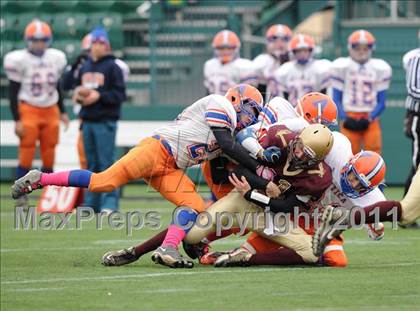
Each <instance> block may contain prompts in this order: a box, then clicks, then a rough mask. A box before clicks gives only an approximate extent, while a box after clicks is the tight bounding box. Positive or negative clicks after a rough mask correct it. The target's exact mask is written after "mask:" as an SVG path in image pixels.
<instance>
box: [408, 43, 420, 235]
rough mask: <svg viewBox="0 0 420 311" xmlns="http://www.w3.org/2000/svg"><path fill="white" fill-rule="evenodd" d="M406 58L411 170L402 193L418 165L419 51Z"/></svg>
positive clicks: (419, 142)
mask: <svg viewBox="0 0 420 311" xmlns="http://www.w3.org/2000/svg"><path fill="white" fill-rule="evenodd" d="M408 54H411V55H410V57H409V59H407V57H406V56H407V55H408ZM406 56H405V59H404V61H405V62H404V65H405V66H404V67H405V68H406V88H407V94H408V95H407V99H406V101H405V108H406V109H407V114H406V117H405V120H404V132H405V135H406V136H407V137H408V138H410V140H411V144H412V152H413V153H412V159H411V170H410V174H409V175H408V178H407V180H406V183H405V189H404V190H405V191H404V193H407V191H408V188H409V186H410V184H411V180H412V178H413V176H414V174H415V173H416V170H417V167H418V166H419V163H420V49H419V48H418V49H415V50H413V51H410V52H408V53H407V54H406ZM413 225H414V226H415V227H417V228H419V227H420V226H419V225H418V224H417V223H415V224H413Z"/></svg>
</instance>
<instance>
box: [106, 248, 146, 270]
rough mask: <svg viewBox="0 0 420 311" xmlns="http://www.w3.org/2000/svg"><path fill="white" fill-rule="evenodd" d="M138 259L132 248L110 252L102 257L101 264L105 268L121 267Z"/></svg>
mask: <svg viewBox="0 0 420 311" xmlns="http://www.w3.org/2000/svg"><path fill="white" fill-rule="evenodd" d="M139 258H140V257H137V256H136V255H135V251H134V247H130V248H127V249H122V250H119V251H110V252H107V253H105V254H104V255H103V256H102V260H101V263H102V264H103V265H104V266H107V267H114V266H115V267H116V266H123V265H127V264H129V263H132V262H135V261H137V260H138V259H139Z"/></svg>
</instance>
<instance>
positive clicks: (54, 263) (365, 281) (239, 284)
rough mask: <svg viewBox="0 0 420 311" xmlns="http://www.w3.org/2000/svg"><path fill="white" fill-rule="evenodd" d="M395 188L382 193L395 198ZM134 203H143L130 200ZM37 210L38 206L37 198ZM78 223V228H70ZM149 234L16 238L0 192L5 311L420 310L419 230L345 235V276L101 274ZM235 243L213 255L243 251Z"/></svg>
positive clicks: (132, 268) (126, 202) (260, 270)
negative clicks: (378, 237) (104, 261)
mask: <svg viewBox="0 0 420 311" xmlns="http://www.w3.org/2000/svg"><path fill="white" fill-rule="evenodd" d="M401 194H402V193H401V189H397V188H391V189H388V190H387V193H386V195H387V197H388V198H393V199H399V198H400V197H401ZM135 197H137V198H139V199H136V198H135ZM157 197H158V195H157V194H156V193H153V194H150V193H146V188H145V187H144V186H138V185H132V186H128V187H126V188H125V197H124V199H123V200H122V201H121V206H122V210H123V211H129V210H133V209H138V210H142V211H147V210H156V211H159V212H160V213H161V214H162V220H163V224H166V223H167V222H168V221H169V217H170V215H171V214H170V213H171V210H172V206H171V204H169V203H167V202H165V201H163V200H159V199H156V198H157ZM33 203H35V200H33ZM73 225H74V223H73ZM152 234H153V232H152V231H149V230H140V231H136V232H134V233H133V236H131V237H127V236H126V233H125V231H124V230H111V229H110V228H109V227H108V226H107V224H106V223H104V226H103V230H100V231H97V230H95V224H94V222H91V223H88V224H86V223H83V228H82V230H59V231H57V230H50V231H42V230H30V231H24V230H14V209H13V202H12V200H11V199H9V198H8V185H2V187H1V309H2V310H124V309H126V310H183V309H185V310H238V309H239V310H419V308H420V257H419V256H420V235H419V231H417V230H413V229H409V230H403V229H398V230H391V228H389V226H387V230H386V236H385V238H384V239H383V240H382V241H381V242H373V241H370V240H369V239H368V237H367V235H366V233H365V231H349V232H346V234H345V241H346V245H345V249H346V252H347V255H348V258H349V265H348V267H346V268H313V267H283V268H282V267H273V266H267V267H252V268H213V267H207V266H198V265H196V267H194V269H189V270H180V269H178V270H177V269H170V268H166V267H162V266H159V265H155V264H154V263H153V262H152V261H151V260H150V255H147V256H145V257H144V258H141V259H140V260H139V261H138V262H136V263H134V264H131V265H128V266H123V267H111V268H110V267H103V266H102V265H101V264H100V258H101V256H102V254H103V253H104V252H106V251H108V250H111V249H119V248H122V247H127V246H131V245H133V244H135V243H136V242H138V241H141V240H144V239H146V238H148V237H150V236H151V235H152ZM243 240H244V238H238V237H231V238H228V239H225V240H223V241H219V242H217V243H215V244H214V248H215V249H228V248H232V247H235V246H239V244H240V242H241V241H243Z"/></svg>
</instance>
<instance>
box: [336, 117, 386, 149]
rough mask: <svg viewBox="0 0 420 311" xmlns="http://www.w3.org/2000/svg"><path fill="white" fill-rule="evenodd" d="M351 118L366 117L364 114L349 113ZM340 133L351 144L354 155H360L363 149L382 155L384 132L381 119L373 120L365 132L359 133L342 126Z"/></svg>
mask: <svg viewBox="0 0 420 311" xmlns="http://www.w3.org/2000/svg"><path fill="white" fill-rule="evenodd" d="M347 115H348V116H349V117H352V118H355V119H360V118H362V117H366V114H364V113H354V112H353V113H347ZM340 131H341V133H343V134H344V135H345V136H346V137H347V138H348V139H349V140H350V142H351V148H352V150H353V154H356V153H359V152H360V150H362V148H363V149H364V150H371V151H375V152H377V153H379V154H380V153H381V150H382V130H381V124H380V122H379V119H378V118H377V119H375V120H373V121H372V122H371V123H370V124H369V127H368V128H367V129H366V130H365V131H361V132H357V131H351V130H348V129H345V128H344V127H343V126H342V125H341V126H340Z"/></svg>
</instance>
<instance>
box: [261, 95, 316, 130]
mask: <svg viewBox="0 0 420 311" xmlns="http://www.w3.org/2000/svg"><path fill="white" fill-rule="evenodd" d="M258 121H260V122H261V123H262V127H267V126H270V125H273V124H275V123H281V124H283V125H286V126H287V127H288V128H289V129H290V130H291V131H293V132H299V131H301V130H302V129H304V128H305V127H307V126H308V124H309V123H308V122H307V121H306V120H305V119H303V118H302V117H301V116H300V115H299V114H298V113H297V112H296V109H295V107H293V105H292V104H291V103H290V102H289V101H287V100H286V99H284V98H282V97H279V96H277V97H274V98H273V99H272V100H270V101H269V103H268V104H267V105H265V106H264V108H263V110H262V111H261V112H260V114H259V116H258Z"/></svg>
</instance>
